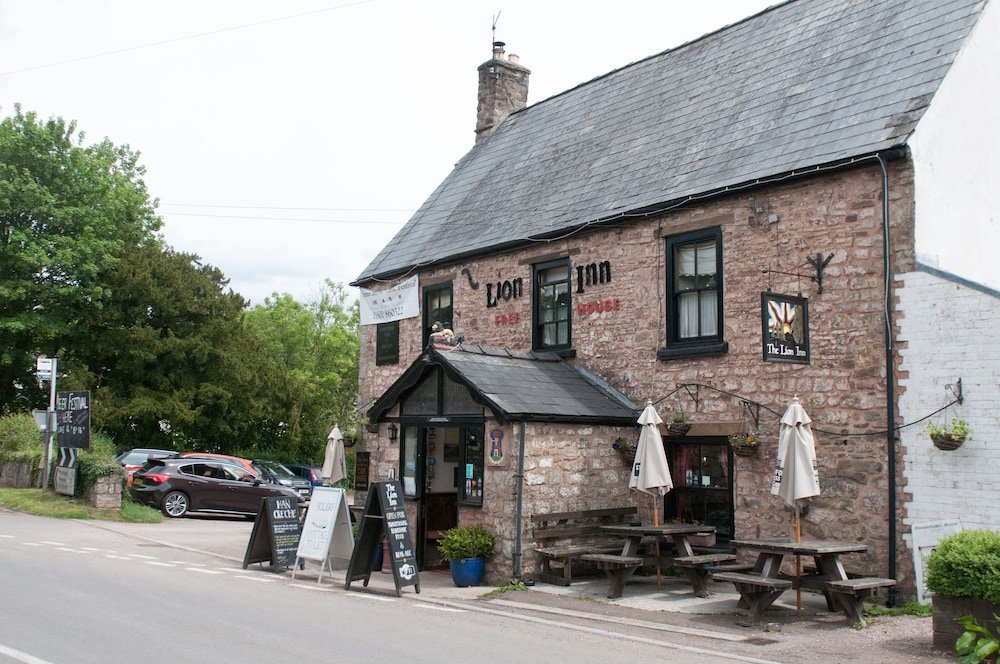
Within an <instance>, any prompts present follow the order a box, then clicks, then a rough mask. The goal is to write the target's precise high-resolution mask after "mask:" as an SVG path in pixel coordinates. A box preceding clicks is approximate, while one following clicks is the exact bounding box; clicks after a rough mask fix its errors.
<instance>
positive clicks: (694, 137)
mask: <svg viewBox="0 0 1000 664" xmlns="http://www.w3.org/2000/svg"><path fill="white" fill-rule="evenodd" d="M983 6H984V0H863V1H861V0H792V1H790V2H786V3H784V4H780V5H777V6H774V7H771V8H769V9H767V10H765V11H763V12H761V13H759V14H757V15H755V16H752V17H750V18H748V19H745V20H743V21H741V22H740V23H736V24H734V25H731V26H728V27H726V28H723V29H721V30H719V31H717V32H714V33H711V34H708V35H706V36H704V37H702V38H700V39H698V40H695V41H693V42H689V43H687V44H684V45H682V46H679V47H677V48H674V49H672V50H669V51H665V52H663V53H660V54H658V55H654V56H652V57H649V58H646V59H645V60H641V61H639V62H636V63H633V64H630V65H628V66H625V67H622V68H621V69H617V70H615V71H612V72H610V73H608V74H606V75H604V76H601V77H599V78H596V79H594V80H592V81H589V82H587V83H583V84H581V85H579V86H577V87H575V88H572V89H570V90H568V91H566V92H564V93H562V94H559V95H556V96H554V97H551V98H549V99H546V100H544V101H542V102H539V103H537V104H534V105H532V106H529V107H527V108H525V109H523V110H521V111H519V112H516V113H514V114H513V115H511V116H510V117H509V118H508V119H507V120H506V121H504V122H503V123H502V124H501V125H500V126H499V127H498V128H497V130H496V132H495V133H494V134H493V135H492V136H490V137H489V138H488V139H486V140H484V141H481V142H480V143H479V144H477V145H476V146H475V147H473V149H472V150H470V151H469V152H468V154H466V155H465V156H464V157H463V158H462V159H461V160H460V161H459V162H458V164H457V165H456V166H455V169H454V170H453V171H452V172H451V174H450V175H449V176H448V177H447V178H446V179H445V180H444V181H443V182H442V183H441V184H440V185H439V186H438V188H437V189H436V190H435V191H434V192H433V193H432V194H431V196H430V197H429V198H428V199H427V201H426V202H425V203H424V204H423V205H422V206H421V208H420V209H419V210H418V211H417V212H416V214H414V215H413V217H412V218H411V219H410V221H409V222H408V223H407V224H406V225H405V226H404V227H403V228H402V229H401V230H400V231H399V233H398V234H397V235H396V237H395V238H393V239H392V240H391V241H390V242H389V244H388V245H386V247H385V248H383V250H382V251H381V252H380V253H379V254H378V256H376V258H375V259H374V260H373V261H372V262H371V264H369V266H368V267H367V268H365V270H364V271H363V272H362V273H361V275H360V276H359V277H358V278H357V279H356V280H355V281H354V282H353V283H354V285H358V284H363V283H365V282H366V281H367V280H370V279H372V278H383V279H385V278H393V277H396V276H400V275H402V274H404V273H406V272H408V271H409V270H411V269H412V268H414V267H416V266H424V265H430V264H433V263H436V262H445V261H454V260H458V259H460V258H464V257H467V256H474V255H478V254H482V253H485V252H489V251H496V250H498V249H501V248H504V247H512V246H518V245H523V244H525V243H527V242H530V241H531V240H530V238H534V239H536V240H537V239H542V238H546V237H553V236H558V235H560V234H563V233H566V232H567V231H569V230H571V229H577V228H581V227H586V226H587V225H590V224H594V223H600V222H602V221H609V220H615V219H620V218H621V217H623V216H625V217H627V216H629V213H635V212H636V211H649V210H650V209H656V208H661V209H662V208H665V207H667V206H670V205H673V204H677V203H681V202H683V201H685V200H686V199H688V198H689V197H700V196H701V195H706V194H711V193H721V192H724V191H725V190H726V189H727V188H733V187H739V186H743V185H747V184H750V183H754V182H756V181H757V180H760V179H764V178H769V177H772V176H776V175H783V174H789V173H793V172H799V171H802V170H805V169H810V168H813V167H816V166H818V165H824V164H836V163H839V162H843V161H845V160H849V159H851V158H853V157H858V156H863V155H871V154H874V153H876V152H879V151H884V150H887V149H891V148H894V147H898V146H901V145H904V144H905V142H906V140H907V138H908V137H909V135H910V133H911V132H912V131H913V129H914V127H915V126H916V123H917V121H918V120H919V119H920V117H921V115H922V114H923V112H924V110H925V109H926V107H927V105H928V103H929V102H930V99H931V97H932V95H933V94H934V92H935V91H936V90H937V87H938V85H939V84H940V82H941V80H942V79H943V77H944V75H945V73H946V72H947V70H948V68H949V66H950V65H951V63H952V61H953V59H954V57H955V55H956V53H957V52H958V50H959V49H960V48H961V46H962V44H963V42H964V40H965V38H966V37H967V36H968V33H969V31H970V30H971V28H972V26H973V25H974V24H975V22H976V20H977V18H978V17H979V14H980V13H981V11H982V8H983ZM619 223H620V222H619ZM443 240H446V241H443Z"/></svg>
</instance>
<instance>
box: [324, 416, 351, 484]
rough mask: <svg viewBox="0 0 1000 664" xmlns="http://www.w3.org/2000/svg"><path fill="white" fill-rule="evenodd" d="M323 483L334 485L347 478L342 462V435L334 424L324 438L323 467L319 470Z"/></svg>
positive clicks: (345, 468) (343, 462)
mask: <svg viewBox="0 0 1000 664" xmlns="http://www.w3.org/2000/svg"><path fill="white" fill-rule="evenodd" d="M320 474H321V475H322V476H323V482H324V484H327V485H331V486H332V485H334V484H336V483H337V482H339V481H340V480H342V479H344V478H345V477H347V467H346V465H345V461H344V434H342V433H340V427H339V426H337V425H336V424H335V425H333V429H332V430H331V431H330V435H329V436H327V437H326V454H325V455H324V456H323V467H322V468H321V469H320Z"/></svg>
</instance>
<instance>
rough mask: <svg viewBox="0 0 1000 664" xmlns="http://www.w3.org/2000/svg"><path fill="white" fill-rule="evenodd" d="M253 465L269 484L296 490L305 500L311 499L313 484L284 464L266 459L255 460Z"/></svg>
mask: <svg viewBox="0 0 1000 664" xmlns="http://www.w3.org/2000/svg"><path fill="white" fill-rule="evenodd" d="M251 465H253V467H254V468H256V469H257V472H259V473H260V475H261V477H263V478H264V479H265V480H267V481H268V482H274V483H275V484H280V485H282V486H287V487H289V488H292V489H295V490H296V491H298V492H299V495H300V496H302V497H303V498H309V497H310V496H311V495H312V489H313V485H312V482H310V481H309V480H307V479H305V478H304V477H299V476H298V475H296V474H295V473H293V472H292V471H291V470H289V469H288V468H287V467H286V466H285V464H283V463H278V462H277V461H267V460H266V459H254V460H253V461H252V462H251Z"/></svg>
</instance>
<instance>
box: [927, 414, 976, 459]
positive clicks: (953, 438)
mask: <svg viewBox="0 0 1000 664" xmlns="http://www.w3.org/2000/svg"><path fill="white" fill-rule="evenodd" d="M924 431H926V432H927V433H928V434H929V435H930V437H931V442H932V443H934V447H936V448H938V449H939V450H945V451H951V450H957V449H958V448H960V447H961V446H962V443H964V442H965V439H966V438H971V437H972V435H971V432H970V430H969V423H968V422H966V421H965V420H960V419H958V418H954V419H952V421H951V426H950V427H948V426H945V427H939V426H938V425H936V424H934V423H933V422H929V423H928V424H927V426H926V427H925V428H924Z"/></svg>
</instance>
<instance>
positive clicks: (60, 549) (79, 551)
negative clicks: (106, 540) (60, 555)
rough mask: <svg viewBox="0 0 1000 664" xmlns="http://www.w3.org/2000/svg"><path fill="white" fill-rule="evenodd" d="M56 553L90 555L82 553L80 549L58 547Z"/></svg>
mask: <svg viewBox="0 0 1000 664" xmlns="http://www.w3.org/2000/svg"><path fill="white" fill-rule="evenodd" d="M56 551H69V552H70V553H90V551H82V550H80V549H71V548H69V547H67V546H60V547H58V548H57V549H56Z"/></svg>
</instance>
